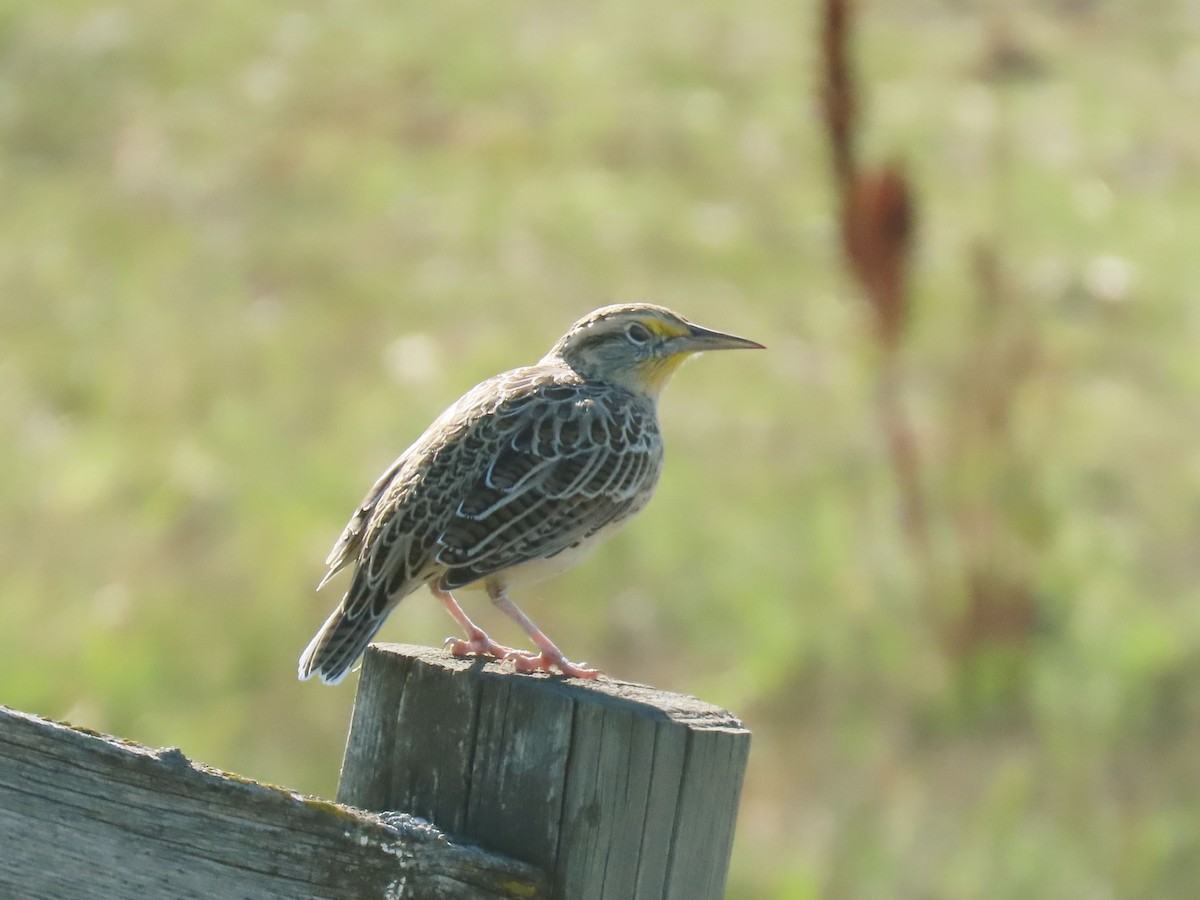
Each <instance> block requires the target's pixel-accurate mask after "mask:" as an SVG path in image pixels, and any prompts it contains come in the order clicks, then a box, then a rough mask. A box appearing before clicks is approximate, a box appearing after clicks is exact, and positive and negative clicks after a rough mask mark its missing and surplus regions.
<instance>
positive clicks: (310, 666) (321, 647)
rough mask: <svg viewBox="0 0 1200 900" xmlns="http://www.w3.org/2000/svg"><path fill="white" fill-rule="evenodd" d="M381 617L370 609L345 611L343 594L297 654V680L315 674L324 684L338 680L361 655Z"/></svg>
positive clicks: (334, 682)
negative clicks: (298, 662) (319, 628)
mask: <svg viewBox="0 0 1200 900" xmlns="http://www.w3.org/2000/svg"><path fill="white" fill-rule="evenodd" d="M385 618H386V615H384V616H374V615H371V610H370V609H364V610H361V611H359V612H358V615H354V614H353V613H347V611H346V600H345V598H343V599H342V602H341V603H339V604H338V607H337V609H335V610H334V611H333V615H331V616H330V617H329V618H328V619H326V620H325V624H324V625H322V626H321V630H320V631H318V632H317V635H316V637H314V638H313V639H312V641H311V642H310V643H309V645H308V647H307V648H305V650H304V653H303V654H301V656H300V671H299V674H300V680H301V681H306V680H307V679H309V678H311V677H312V676H313V675H317V676H319V677H320V679H321V681H323V682H324V683H325V684H337V683H339V682H340V681H341V680H342V679H343V678H345V677H346V673H347V672H349V671H350V667H351V666H353V665H354V664H355V663H356V662H357V661H358V658H359V657H360V656H362V655H363V651H364V650H366V649H367V644H369V643H370V642H371V638H373V637H374V636H375V632H377V631H378V630H379V627H380V626H381V625H382V624H383V620H384V619H385Z"/></svg>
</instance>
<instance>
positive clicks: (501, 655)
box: [442, 631, 518, 660]
mask: <svg viewBox="0 0 1200 900" xmlns="http://www.w3.org/2000/svg"><path fill="white" fill-rule="evenodd" d="M442 646H443V647H444V648H445V649H446V650H448V651H449V652H450V654H451V655H452V656H484V657H488V658H489V659H495V660H505V659H508V658H509V657H510V656H512V655H513V654H514V653H516V652H518V651H516V650H514V649H513V648H512V647H505V646H504V645H503V644H498V643H496V642H495V641H493V640H492V639H491V638H490V637H488V636H487V635H486V634H485V633H484V632H483V631H479V632H477V633H476V634H472V635H471V636H470V638H469V639H467V640H465V641H464V640H463V639H462V638H456V637H448V638H446V641H445V643H444V644H442Z"/></svg>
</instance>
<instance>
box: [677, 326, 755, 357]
mask: <svg viewBox="0 0 1200 900" xmlns="http://www.w3.org/2000/svg"><path fill="white" fill-rule="evenodd" d="M688 327H689V328H690V329H691V331H690V333H688V334H685V335H684V336H683V337H681V338H679V341H680V343H681V344H683V349H685V350H686V351H687V352H689V353H704V352H706V351H708V350H766V349H767V348H766V347H764V346H763V345H762V344H760V343H759V342H758V341H752V340H749V339H747V338H743V337H738V336H737V335H734V334H726V333H725V332H723V331H713V330H712V329H711V328H702V327H700V326H699V325H693V324H692V323H691V322H689V323H688Z"/></svg>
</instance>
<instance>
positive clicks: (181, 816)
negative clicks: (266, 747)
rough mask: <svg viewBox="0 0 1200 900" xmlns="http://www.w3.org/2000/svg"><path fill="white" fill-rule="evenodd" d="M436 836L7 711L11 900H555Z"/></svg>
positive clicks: (7, 883) (1, 715)
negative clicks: (203, 899) (161, 899)
mask: <svg viewBox="0 0 1200 900" xmlns="http://www.w3.org/2000/svg"><path fill="white" fill-rule="evenodd" d="M548 895H549V888H548V884H547V882H546V879H545V877H544V876H543V875H541V874H540V873H538V872H537V871H536V870H534V869H533V868H532V867H530V866H528V865H526V864H524V863H518V862H516V861H514V860H508V859H504V858H503V857H500V856H497V855H495V854H493V853H489V852H485V851H482V850H480V849H478V848H475V847H470V846H455V845H454V844H452V843H450V842H449V841H448V839H447V838H446V836H445V835H443V834H440V833H439V832H438V831H437V830H436V829H433V828H429V827H420V825H419V823H416V824H414V823H411V822H405V823H400V824H399V826H398V827H389V826H388V825H386V824H384V822H383V821H381V820H380V818H379V817H378V816H376V815H373V814H370V813H365V812H363V811H362V810H357V809H352V808H350V807H346V806H339V805H337V804H335V803H331V802H329V801H327V800H320V799H317V798H315V797H306V796H303V795H301V794H297V793H295V792H293V791H288V790H284V789H283V788H277V787H272V786H269V785H263V784H258V783H256V782H253V781H248V780H246V779H241V778H238V777H236V776H229V775H225V774H223V773H221V772H217V771H215V770H213V769H209V768H206V767H204V766H201V765H198V764H196V763H193V762H191V761H189V760H188V759H187V758H186V757H185V756H184V755H183V754H182V753H181V752H180V751H179V750H174V749H170V750H151V749H149V748H146V747H143V746H140V745H138V744H133V743H130V742H125V741H117V740H115V739H113V738H109V737H106V736H103V735H97V734H93V733H91V732H86V731H83V730H81V729H75V728H71V727H70V726H67V725H61V724H58V723H55V722H51V721H48V720H46V719H42V718H39V717H37V716H32V715H28V714H26V713H20V712H16V711H13V710H10V709H6V708H4V707H0V897H5V898H23V897H71V898H77V897H104V898H124V897H139V898H141V897H241V898H249V897H254V898H258V897H337V898H345V897H395V898H399V897H421V898H425V897H429V898H463V900H466V898H477V897H489V898H499V897H520V898H530V897H546V896H548Z"/></svg>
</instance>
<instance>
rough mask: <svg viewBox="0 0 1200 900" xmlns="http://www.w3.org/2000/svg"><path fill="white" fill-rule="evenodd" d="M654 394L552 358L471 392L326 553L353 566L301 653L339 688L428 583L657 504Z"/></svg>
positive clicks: (527, 554)
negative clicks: (396, 612)
mask: <svg viewBox="0 0 1200 900" xmlns="http://www.w3.org/2000/svg"><path fill="white" fill-rule="evenodd" d="M662 460H663V443H662V436H661V433H660V431H659V427H658V418H657V411H656V408H655V399H654V397H652V396H648V395H645V394H640V393H637V392H635V391H632V390H629V389H627V388H625V387H622V386H620V385H616V384H612V383H605V382H600V381H596V380H595V379H584V378H583V377H582V376H581V375H580V374H579V373H578V372H576V371H575V370H574V369H572V368H570V367H569V366H567V365H565V364H561V363H558V364H554V360H553V359H552V358H551V357H548V358H547V359H546V360H543V361H542V363H540V364H539V365H537V366H530V367H526V368H521V369H514V370H513V371H511V372H506V373H504V374H502V375H497V376H496V377H494V378H491V379H489V380H487V381H485V382H483V383H481V384H479V385H478V386H476V387H475V388H474V389H472V390H471V391H470V392H468V393H467V394H466V395H465V396H464V397H462V399H460V400H459V401H458V402H457V403H455V404H454V405H453V406H451V407H450V408H449V409H448V410H446V412H445V413H443V414H442V416H441V417H439V418H438V420H437V421H435V422H434V423H433V424H432V425H431V426H430V427H429V428H428V429H427V430H426V432H425V433H424V434H423V435H422V436H421V437H420V438H419V439H418V440H417V442H416V443H415V444H413V445H412V446H411V447H409V448H408V449H407V450H406V451H405V452H404V453H403V454H402V455H401V456H400V457H399V458H398V459H397V460H396V461H395V462H394V463H393V464H392V465H391V466H390V467H389V468H388V469H387V471H385V472H384V473H383V475H382V476H381V477H380V478H379V479H378V480H377V481H376V482H375V484H374V485H373V486H372V488H371V490H370V492H369V493H368V494H367V496H366V498H365V499H364V500H363V502H362V503H361V504H360V506H359V507H358V509H357V510H356V511H355V513H354V515H353V516H352V517H351V519H350V522H349V523H348V524H347V526H346V528H345V530H344V531H343V532H342V535H341V537H340V538H339V539H338V541H337V543H336V544H335V545H334V547H333V550H332V551H331V552H330V554H329V557H328V559H327V561H326V562H327V565H328V572H327V573H326V575H325V577H324V578H323V579H322V581H321V584H322V585H324V584H325V583H326V582H327V581H328V580H329V579H330V578H331V577H332V576H333V575H334V574H335V573H336V572H337V571H338V570H340V569H342V568H343V567H345V566H347V565H348V564H349V563H350V562H351V561H353V562H355V564H356V567H355V572H354V576H353V579H352V581H351V584H350V587H349V589H348V590H347V591H346V594H345V595H344V596H343V598H342V600H341V603H340V604H339V605H338V607H337V609H335V610H334V612H333V614H332V615H331V616H330V617H329V619H328V620H327V621H326V622H325V624H324V626H323V627H322V628H321V630H320V632H318V634H317V636H316V637H315V638H313V641H312V643H311V644H309V646H308V648H307V650H305V652H304V655H303V656H302V657H301V659H300V672H299V674H300V677H301V678H308V677H310V676H311V675H314V674H315V675H319V676H320V678H321V680H322V681H325V682H326V683H331V684H333V683H337V682H339V681H341V679H342V678H344V677H345V675H346V673H347V672H348V671H349V670H350V667H351V666H353V665H354V663H355V662H356V661H357V660H358V658H359V656H361V655H362V653H363V651H364V650H365V649H366V646H367V644H368V643H369V642H370V640H371V638H372V637H373V636H374V635H375V633H376V632H377V631H378V630H379V628H380V626H381V625H382V624H383V621H384V619H385V618H386V617H387V615H388V613H389V612H391V610H392V609H393V608H394V607H395V605H396V604H397V603H399V602H400V600H401V599H402V598H404V597H405V596H406V595H408V594H410V593H412V592H413V591H414V590H416V589H417V588H418V587H420V586H422V585H424V584H427V583H431V584H433V585H434V586H436V587H437V588H439V589H444V590H452V589H455V588H460V587H465V586H470V585H475V584H478V583H481V582H482V583H489V582H491V581H498V582H500V583H503V584H507V583H508V576H510V575H511V574H513V573H514V570H517V569H518V568H519V567H521V566H523V565H524V564H526V563H532V562H535V561H538V560H552V559H553V558H555V557H557V556H558V555H559V554H564V553H566V552H567V551H573V550H582V549H583V548H585V547H586V546H587V545H588V544H590V543H591V542H593V541H595V540H597V539H599V538H600V537H602V536H606V535H607V534H608V533H610V532H611V531H612V530H614V529H615V528H616V527H617V526H619V525H620V524H621V523H622V522H624V521H625V520H626V519H628V518H630V517H631V516H633V515H634V514H635V513H637V512H638V511H639V510H640V509H642V507H644V506H645V505H646V503H647V502H648V501H649V499H650V496H651V494H652V493H653V490H654V486H655V484H656V483H657V481H658V476H659V473H660V471H661V469H662Z"/></svg>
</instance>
